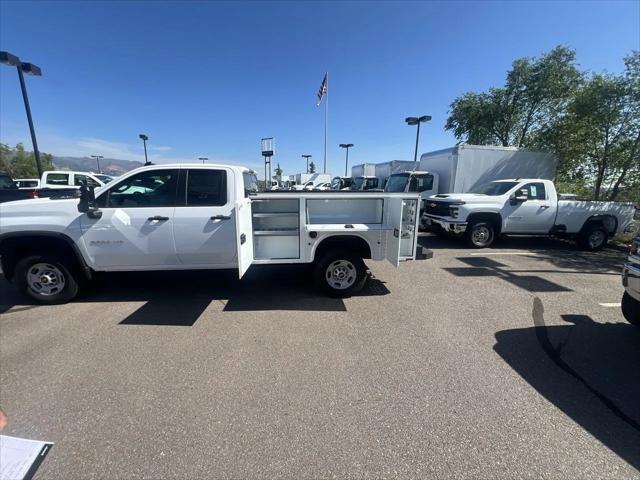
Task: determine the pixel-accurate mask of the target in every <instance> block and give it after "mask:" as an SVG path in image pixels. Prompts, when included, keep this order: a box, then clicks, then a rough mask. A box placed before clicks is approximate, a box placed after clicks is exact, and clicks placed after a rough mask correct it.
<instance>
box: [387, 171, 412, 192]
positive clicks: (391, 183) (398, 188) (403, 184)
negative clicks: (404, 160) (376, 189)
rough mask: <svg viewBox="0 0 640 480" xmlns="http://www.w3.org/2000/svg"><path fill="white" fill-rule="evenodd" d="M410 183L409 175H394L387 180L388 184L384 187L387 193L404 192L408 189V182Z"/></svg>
mask: <svg viewBox="0 0 640 480" xmlns="http://www.w3.org/2000/svg"><path fill="white" fill-rule="evenodd" d="M408 181H409V174H408V173H394V174H393V175H391V176H390V177H389V178H388V179H387V184H386V185H385V187H384V191H385V192H404V190H405V188H407V182H408Z"/></svg>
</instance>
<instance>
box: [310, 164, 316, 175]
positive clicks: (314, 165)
mask: <svg viewBox="0 0 640 480" xmlns="http://www.w3.org/2000/svg"><path fill="white" fill-rule="evenodd" d="M309 173H316V164H315V163H313V161H311V162H310V163H309Z"/></svg>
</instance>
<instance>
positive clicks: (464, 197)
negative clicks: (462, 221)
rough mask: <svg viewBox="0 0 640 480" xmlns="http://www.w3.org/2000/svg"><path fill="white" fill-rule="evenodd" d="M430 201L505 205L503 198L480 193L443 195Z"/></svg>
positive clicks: (435, 196) (430, 198) (436, 196)
mask: <svg viewBox="0 0 640 480" xmlns="http://www.w3.org/2000/svg"><path fill="white" fill-rule="evenodd" d="M429 200H435V201H439V202H464V203H484V204H487V203H496V204H503V203H504V198H503V197H502V196H493V195H481V194H479V193H441V194H438V195H432V196H430V197H429Z"/></svg>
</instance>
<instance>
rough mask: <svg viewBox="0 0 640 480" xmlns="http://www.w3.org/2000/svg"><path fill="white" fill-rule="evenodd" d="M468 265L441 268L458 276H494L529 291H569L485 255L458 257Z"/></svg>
mask: <svg viewBox="0 0 640 480" xmlns="http://www.w3.org/2000/svg"><path fill="white" fill-rule="evenodd" d="M457 260H459V261H460V262H462V263H466V264H467V265H469V266H468V267H447V268H444V269H443V270H446V271H447V272H449V273H451V274H453V275H456V276H458V277H496V278H501V279H502V280H505V281H507V282H509V283H511V284H513V285H515V286H516V287H520V288H522V289H523V290H527V291H529V292H570V291H571V289H569V288H566V287H563V286H562V285H558V284H557V283H555V282H552V281H550V280H547V279H545V278H542V277H539V276H537V275H520V274H518V275H516V274H514V273H513V271H512V270H511V268H510V267H509V266H507V265H505V264H504V263H500V262H496V261H495V260H492V259H490V258H486V257H458V258H457Z"/></svg>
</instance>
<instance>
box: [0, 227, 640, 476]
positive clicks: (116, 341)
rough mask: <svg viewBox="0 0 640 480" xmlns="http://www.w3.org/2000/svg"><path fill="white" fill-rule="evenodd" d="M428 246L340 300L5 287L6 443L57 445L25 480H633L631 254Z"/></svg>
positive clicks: (119, 285) (181, 280)
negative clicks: (55, 302) (73, 296)
mask: <svg viewBox="0 0 640 480" xmlns="http://www.w3.org/2000/svg"><path fill="white" fill-rule="evenodd" d="M421 242H422V243H423V244H424V245H426V246H428V247H429V248H432V249H433V251H434V258H433V259H431V260H428V261H422V262H410V263H408V264H405V265H402V268H400V269H399V270H397V271H396V270H395V269H394V268H393V267H392V266H390V265H389V264H387V263H383V262H369V263H368V265H369V266H370V267H371V273H372V276H373V278H372V280H371V281H370V282H369V285H368V287H367V288H366V290H365V291H364V292H362V293H361V294H359V295H358V296H354V297H352V298H350V299H345V300H339V299H329V298H325V297H323V296H321V295H319V294H318V293H317V292H316V290H315V289H314V287H313V286H312V285H311V284H310V283H309V282H308V281H307V280H306V278H307V277H308V275H307V274H306V272H307V270H306V269H305V267H303V268H293V267H261V268H258V267H252V269H251V270H250V271H249V273H248V274H247V278H245V279H243V280H242V281H238V280H236V279H235V274H234V273H225V272H195V273H194V272H181V273H178V274H169V273H144V274H113V275H112V274H110V275H103V276H101V277H100V278H99V280H98V282H97V283H96V285H94V286H93V287H92V289H91V290H90V291H89V292H87V293H86V294H85V295H84V296H83V297H82V298H81V299H79V300H78V301H76V302H75V303H72V304H68V305H60V306H51V307H43V306H35V305H31V304H29V302H25V300H24V299H23V298H21V297H20V296H18V294H17V293H16V291H15V290H14V289H13V287H12V286H9V285H8V284H7V283H6V282H4V280H2V283H0V295H2V296H1V297H0V313H2V315H1V319H0V388H1V390H0V406H1V407H2V409H3V410H4V411H5V412H6V413H7V415H8V417H9V425H8V426H7V428H6V429H5V431H4V432H3V433H6V434H8V435H15V436H23V437H27V438H36V439H42V440H49V441H53V442H55V446H54V447H53V450H52V451H51V453H50V455H49V456H48V457H47V459H46V460H45V462H44V463H43V464H42V466H41V468H40V470H39V471H38V474H37V475H36V478H67V479H72V478H204V477H210V478H264V477H289V478H332V477H335V478H355V477H358V478H360V477H363V478H395V477H411V478H433V477H449V478H488V477H500V478H521V477H545V478H618V479H619V478H634V477H635V478H637V477H638V475H639V473H638V469H640V382H639V381H638V379H639V374H638V368H639V366H640V330H638V329H635V328H634V327H632V326H630V325H629V324H627V323H626V322H625V321H624V320H623V318H622V314H621V313H620V308H619V307H616V306H611V304H617V303H619V302H620V298H621V296H622V287H621V284H620V275H619V273H620V268H621V265H622V263H623V261H624V258H625V254H624V253H622V252H619V251H617V250H613V249H608V250H606V251H604V252H599V253H586V252H580V251H576V250H575V249H574V247H573V245H571V244H569V243H564V242H560V241H554V240H539V239H510V240H509V241H502V242H500V243H498V244H497V245H496V246H495V248H491V249H487V250H469V249H466V248H465V247H464V246H463V245H462V244H461V243H457V242H452V241H447V240H442V239H438V238H437V237H431V236H424V237H422V238H421Z"/></svg>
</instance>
